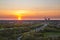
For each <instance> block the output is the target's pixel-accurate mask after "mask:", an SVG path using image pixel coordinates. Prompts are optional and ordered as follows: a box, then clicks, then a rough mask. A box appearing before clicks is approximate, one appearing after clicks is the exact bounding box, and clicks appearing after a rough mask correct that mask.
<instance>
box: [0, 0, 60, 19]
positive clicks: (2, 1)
mask: <svg viewBox="0 0 60 40" xmlns="http://www.w3.org/2000/svg"><path fill="white" fill-rule="evenodd" d="M44 17H50V18H53V19H60V0H0V20H17V19H22V20H31V19H33V20H38V19H43V18H44Z"/></svg>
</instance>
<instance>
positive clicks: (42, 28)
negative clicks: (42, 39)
mask: <svg viewBox="0 0 60 40" xmlns="http://www.w3.org/2000/svg"><path fill="white" fill-rule="evenodd" d="M47 25H48V24H44V25H43V26H41V27H39V28H36V29H34V30H31V31H29V32H33V31H35V32H39V31H40V30H44V28H45V27H46V26H47ZM29 32H28V33H29ZM22 37H23V36H22V35H21V36H20V37H18V38H17V40H21V38H22Z"/></svg>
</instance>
